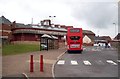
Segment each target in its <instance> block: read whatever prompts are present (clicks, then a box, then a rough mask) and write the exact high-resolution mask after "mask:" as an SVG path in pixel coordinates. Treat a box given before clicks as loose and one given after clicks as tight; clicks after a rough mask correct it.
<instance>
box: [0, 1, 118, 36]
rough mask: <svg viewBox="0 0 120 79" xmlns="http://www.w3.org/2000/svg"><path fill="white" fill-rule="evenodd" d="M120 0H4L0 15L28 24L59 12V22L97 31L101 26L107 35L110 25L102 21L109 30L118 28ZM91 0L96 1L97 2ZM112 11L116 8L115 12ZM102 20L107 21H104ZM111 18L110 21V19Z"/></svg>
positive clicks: (56, 19) (0, 4) (55, 19)
mask: <svg viewBox="0 0 120 79" xmlns="http://www.w3.org/2000/svg"><path fill="white" fill-rule="evenodd" d="M117 1H118V0H34V1H33V0H10V1H9V0H1V2H0V15H4V16H5V17H6V18H8V19H9V20H10V21H14V20H16V22H19V23H25V24H28V23H31V18H33V20H34V21H33V23H39V22H40V20H43V19H48V18H49V16H56V18H53V19H52V20H53V21H54V22H55V23H57V24H63V25H73V26H75V27H82V28H83V29H88V30H92V31H93V32H95V33H97V31H96V29H99V30H101V31H100V33H99V34H100V35H104V34H105V33H104V31H105V29H106V28H102V27H103V26H102V25H106V26H104V27H107V30H109V31H111V29H114V27H112V26H113V24H112V23H111V22H116V21H117V19H116V17H117V16H116V15H117V12H116V10H117V9H116V8H115V6H116V4H117ZM94 2H100V3H101V4H102V3H105V5H103V6H99V5H100V4H97V5H95V3H94ZM108 2H111V5H109V3H108ZM90 3H92V4H93V6H92V5H91V4H90ZM107 3H108V4H107ZM100 7H101V8H100ZM97 8H98V9H97ZM94 10H95V11H94ZM91 11H93V12H91ZM111 11H113V13H112V12H111ZM100 12H101V13H100ZM78 15H79V16H78ZM111 15H112V17H113V18H115V19H112V20H109V19H111V17H110V16H111ZM114 15H115V16H114ZM103 17H108V18H103ZM102 20H105V21H104V22H103V21H102ZM107 20H108V21H109V22H106V21H107ZM98 21H100V22H101V25H100V26H102V27H100V26H97V25H99V22H98ZM116 23H117V22H116ZM99 27H100V28H99ZM113 34H114V31H113V32H112V31H111V32H107V33H106V35H110V36H112V37H113V36H114V35H113Z"/></svg>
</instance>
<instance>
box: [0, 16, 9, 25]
mask: <svg viewBox="0 0 120 79" xmlns="http://www.w3.org/2000/svg"><path fill="white" fill-rule="evenodd" d="M2 23H4V24H11V22H10V21H9V20H8V19H6V18H5V17H4V16H1V17H0V24H2Z"/></svg>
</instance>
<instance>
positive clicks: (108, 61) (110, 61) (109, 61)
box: [107, 60, 117, 65]
mask: <svg viewBox="0 0 120 79" xmlns="http://www.w3.org/2000/svg"><path fill="white" fill-rule="evenodd" d="M107 63H110V64H112V65H117V64H116V63H115V62H113V61H112V60H107Z"/></svg>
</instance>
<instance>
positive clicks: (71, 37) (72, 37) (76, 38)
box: [70, 36, 80, 40]
mask: <svg viewBox="0 0 120 79" xmlns="http://www.w3.org/2000/svg"><path fill="white" fill-rule="evenodd" d="M70 39H71V40H79V39H80V36H70Z"/></svg>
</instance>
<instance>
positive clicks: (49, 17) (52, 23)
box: [49, 16, 56, 24]
mask: <svg viewBox="0 0 120 79" xmlns="http://www.w3.org/2000/svg"><path fill="white" fill-rule="evenodd" d="M55 17H56V16H49V18H51V21H52V22H51V24H53V18H55Z"/></svg>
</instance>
